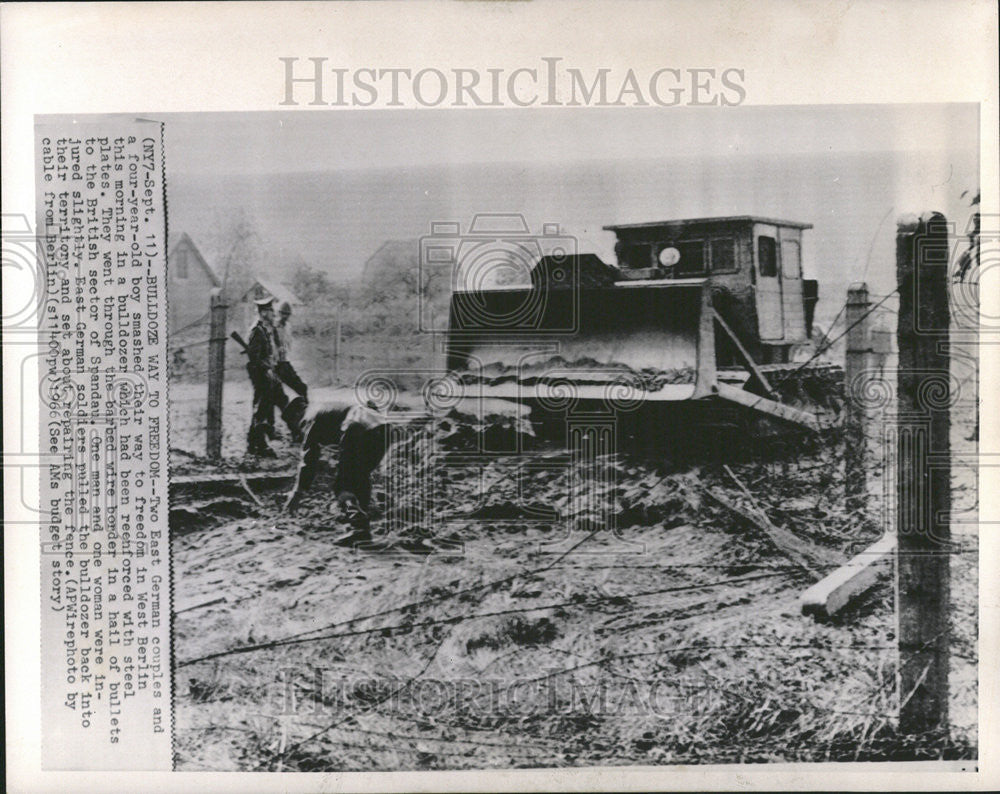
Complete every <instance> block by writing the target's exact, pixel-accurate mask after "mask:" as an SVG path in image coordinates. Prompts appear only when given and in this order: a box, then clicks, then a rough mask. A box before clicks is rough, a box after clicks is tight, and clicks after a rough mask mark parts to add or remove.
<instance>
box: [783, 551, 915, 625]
mask: <svg viewBox="0 0 1000 794" xmlns="http://www.w3.org/2000/svg"><path fill="white" fill-rule="evenodd" d="M895 551H896V536H895V535H884V536H883V537H882V539H881V540H879V541H878V542H877V543H875V544H873V545H871V546H869V547H868V548H867V549H865V550H864V551H863V552H861V553H860V554H858V555H857V556H856V557H853V558H852V559H851V560H850V561H849V562H847V563H845V564H844V565H842V566H841V567H840V568H838V569H837V570H835V571H834V572H833V573H831V574H830V575H829V576H827V577H825V578H823V579H821V580H820V581H818V582H816V584H814V585H813V586H812V587H810V588H809V589H808V590H806V591H805V592H804V593H803V594H802V595H801V596H799V603H800V604H801V605H802V614H803V615H816V616H819V617H831V616H833V615H835V614H837V612H839V611H840V610H841V609H843V608H844V606H846V605H847V604H848V603H849V602H850V601H851V600H852V599H854V598H856V597H857V596H859V595H861V594H862V593H863V592H865V591H866V590H867V589H868V588H870V587H871V586H872V585H873V584H875V581H876V580H877V579H878V576H879V574H880V573H881V572H882V571H883V570H884V569H885V567H886V566H887V565H889V564H890V563H891V562H892V558H893V555H894V553H895Z"/></svg>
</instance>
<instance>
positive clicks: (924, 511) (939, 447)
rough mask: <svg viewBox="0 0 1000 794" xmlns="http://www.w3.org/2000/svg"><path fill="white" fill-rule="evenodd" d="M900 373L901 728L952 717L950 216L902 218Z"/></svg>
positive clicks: (924, 727)
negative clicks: (949, 567) (949, 702)
mask: <svg viewBox="0 0 1000 794" xmlns="http://www.w3.org/2000/svg"><path fill="white" fill-rule="evenodd" d="M896 275H897V279H898V284H899V325H898V328H897V335H898V340H899V374H898V383H897V399H898V412H899V414H898V418H897V427H896V438H897V446H896V455H897V457H896V461H897V469H896V472H897V493H896V508H897V509H896V515H897V533H898V537H897V540H898V544H897V558H896V611H897V619H898V626H897V629H898V634H897V637H898V643H899V696H900V699H901V700H900V712H899V730H900V732H901V733H920V732H923V731H928V730H933V729H936V728H946V726H947V724H948V652H949V651H948V644H949V637H948V613H949V608H950V592H949V570H948V566H949V558H950V554H949V552H950V550H951V549H950V530H951V528H950V520H951V515H950V513H951V481H950V479H951V476H950V475H951V468H950V462H949V455H950V445H949V438H948V436H949V429H950V416H949V404H950V400H951V398H952V396H953V395H952V394H951V388H950V383H951V381H950V369H949V352H948V326H949V311H948V231H947V228H946V222H945V219H944V216H942V215H940V214H937V213H928V214H925V215H924V216H923V217H921V219H920V220H919V222H918V221H915V220H913V219H909V220H908V219H901V220H900V221H899V227H898V230H897V234H896Z"/></svg>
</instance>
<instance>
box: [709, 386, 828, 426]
mask: <svg viewBox="0 0 1000 794" xmlns="http://www.w3.org/2000/svg"><path fill="white" fill-rule="evenodd" d="M715 393H716V394H718V395H719V396H720V397H721V398H722V399H723V400H729V401H730V402H734V403H737V404H739V405H743V406H746V407H747V408H752V409H753V410H755V411H760V412H762V413H765V414H768V415H769V416H773V417H775V418H776V419H783V420H784V421H786V422H792V423H793V424H797V425H801V426H803V427H807V428H809V429H810V430H815V431H817V432H818V431H819V430H821V429H822V426H821V425H820V422H819V419H818V418H817V417H816V415H815V414H811V413H809V412H808V411H800V410H799V409H798V408H793V407H792V406H790V405H784V404H782V403H779V402H775V401H774V400H769V399H767V398H766V397H761V396H759V395H757V394H751V393H750V392H748V391H743V389H737V388H736V387H735V386H730V385H729V384H727V383H721V382H720V383H718V384H716V386H715Z"/></svg>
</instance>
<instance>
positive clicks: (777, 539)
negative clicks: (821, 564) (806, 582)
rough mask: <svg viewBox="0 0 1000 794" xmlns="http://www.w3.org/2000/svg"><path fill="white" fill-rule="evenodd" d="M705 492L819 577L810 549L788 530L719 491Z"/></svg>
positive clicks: (792, 559)
mask: <svg viewBox="0 0 1000 794" xmlns="http://www.w3.org/2000/svg"><path fill="white" fill-rule="evenodd" d="M703 492H704V493H705V494H706V495H707V496H710V497H711V498H712V499H714V500H715V501H716V502H718V503H719V504H720V505H722V506H723V507H725V508H726V509H727V510H729V511H731V512H733V513H735V514H736V515H738V516H739V517H740V518H742V519H743V520H744V521H747V522H748V523H750V524H752V525H753V526H755V527H757V528H758V529H760V530H761V531H762V532H763V533H764V534H765V535H766V536H767V537H768V539H769V540H770V541H771V543H772V544H773V545H774V547H775V548H776V549H777V550H778V551H779V552H781V553H782V554H783V555H784V556H785V557H787V558H788V559H789V560H791V561H792V562H794V563H795V564H796V565H798V566H799V567H800V568H802V569H803V570H805V571H806V572H808V573H809V574H811V575H812V576H814V577H818V576H819V573H818V572H817V571H816V569H815V568H814V567H813V565H812V562H811V560H810V555H809V552H808V550H807V549H808V547H807V546H806V544H805V543H803V542H802V541H801V540H799V539H798V538H797V537H795V535H793V534H792V533H791V532H789V531H788V530H787V529H782V528H781V527H776V526H775V525H774V524H772V523H771V522H770V521H769V520H768V519H767V516H765V515H763V514H760V513H758V512H757V511H750V510H745V509H743V508H742V507H740V506H739V505H738V504H736V503H735V502H731V501H730V500H729V499H727V498H726V497H725V496H723V495H722V494H721V493H719V492H717V491H713V490H711V489H709V488H705V489H703Z"/></svg>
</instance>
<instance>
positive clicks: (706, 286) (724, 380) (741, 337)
mask: <svg viewBox="0 0 1000 794" xmlns="http://www.w3.org/2000/svg"><path fill="white" fill-rule="evenodd" d="M603 228H604V229H605V230H607V231H611V232H613V233H614V234H615V237H616V243H615V254H616V258H617V263H616V264H615V265H610V264H607V263H606V262H604V261H603V260H602V259H601V258H600V257H598V256H597V255H596V254H593V253H578V252H576V251H573V250H571V249H570V246H568V245H552V244H548V245H546V244H545V243H546V241H545V240H544V239H542V240H540V242H541V243H542V245H541V246H540V247H539V251H541V255H539V256H538V258H537V260H536V261H535V262H534V265H533V266H532V267H531V268H530V274H529V277H530V284H529V283H523V284H520V285H516V284H515V285H495V284H493V285H483V284H481V283H475V284H473V283H467V285H466V286H464V287H463V286H459V287H458V288H457V289H455V290H454V291H453V293H452V296H451V303H450V309H449V326H448V335H447V345H446V356H447V367H448V369H449V371H450V373H451V374H452V377H454V378H457V379H458V380H459V381H460V382H461V383H462V384H463V388H465V390H466V393H472V394H478V395H481V396H484V397H496V398H503V399H508V400H515V401H518V402H520V403H526V404H529V405H531V406H532V407H533V410H534V409H541V411H542V412H543V413H546V414H548V415H557V416H566V415H569V414H571V413H573V412H576V413H582V414H587V415H592V414H594V413H595V412H600V411H605V412H607V411H611V412H613V413H617V414H619V415H624V414H630V413H635V412H639V411H650V410H652V411H657V410H659V411H661V412H662V410H664V409H668V408H674V409H682V408H689V409H690V408H692V407H704V406H715V407H716V408H718V407H719V406H729V407H731V408H732V409H733V410H735V411H737V412H742V413H743V414H744V415H745V414H747V413H750V414H753V415H755V416H763V417H767V420H768V423H769V424H774V423H777V424H779V425H784V426H787V425H789V424H791V425H794V426H798V427H800V428H807V429H809V430H812V431H818V430H820V429H822V427H824V426H826V425H827V424H828V423H829V422H830V415H829V413H824V411H823V410H816V405H815V404H811V403H815V401H812V400H811V398H810V396H809V394H807V392H809V388H804V387H803V382H804V380H808V379H809V377H813V378H814V379H815V376H816V373H817V371H818V370H824V373H823V376H824V377H821V378H820V380H821V381H822V380H825V382H827V383H829V382H837V380H838V377H837V375H836V373H835V372H832V371H831V369H834V368H832V367H831V365H816V364H812V363H810V366H809V367H805V368H804V367H803V365H802V364H801V363H797V362H796V361H795V358H796V355H795V353H796V351H801V350H803V349H807V348H808V346H809V341H810V339H811V336H812V325H813V317H814V315H815V309H816V304H817V301H818V299H819V291H818V284H817V282H816V280H814V279H805V278H803V272H802V239H803V233H804V232H806V231H807V230H808V229H811V228H812V226H811V224H808V223H799V222H795V221H787V220H778V219H774V218H764V217H757V216H752V215H742V216H734V217H716V218H694V219H684V220H668V221H656V222H650V223H634V224H623V225H613V226H605V227H603ZM549 242H551V241H549ZM473 280H474V279H473ZM799 357H801V356H799ZM804 371H805V372H807V373H810V375H807V376H806V378H805V379H804V378H803V372H804ZM793 375H794V376H795V377H792V376H793ZM793 384H794V385H795V387H794V388H790V387H791V386H792V385H793ZM823 389H824V387H823V386H819V387H817V388H813V391H819V392H822V391H823ZM696 413H697V412H696ZM685 421H686V420H685ZM654 426H660V425H658V424H657V425H654ZM646 427H647V428H648V427H649V425H646ZM646 432H648V430H647V431H646Z"/></svg>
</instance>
